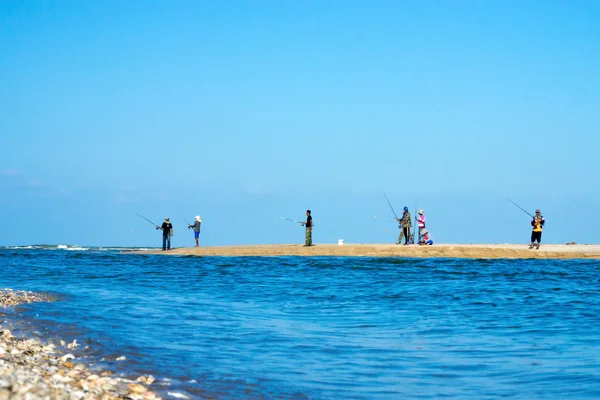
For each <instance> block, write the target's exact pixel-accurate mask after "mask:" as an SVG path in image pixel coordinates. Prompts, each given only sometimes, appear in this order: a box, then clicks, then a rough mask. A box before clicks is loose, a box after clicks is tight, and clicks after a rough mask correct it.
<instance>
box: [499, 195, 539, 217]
mask: <svg viewBox="0 0 600 400" xmlns="http://www.w3.org/2000/svg"><path fill="white" fill-rule="evenodd" d="M506 200H508V201H510V202H511V203H513V204H514V205H515V206H517V207H518V208H519V209H520V210H521V211H523V212H524V213H525V214H527V215H529V216H530V217H531V218H535V217H534V216H533V215H531V214H529V213H528V212H527V211H525V209H524V208H523V207H521V206H520V205H518V204H517V203H515V202H514V201H512V200H511V199H508V198H507V199H506Z"/></svg>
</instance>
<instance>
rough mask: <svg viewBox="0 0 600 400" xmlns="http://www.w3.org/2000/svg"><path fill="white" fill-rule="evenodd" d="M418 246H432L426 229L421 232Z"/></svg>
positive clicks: (431, 240)
mask: <svg viewBox="0 0 600 400" xmlns="http://www.w3.org/2000/svg"><path fill="white" fill-rule="evenodd" d="M419 244H420V245H428V246H431V245H432V244H433V239H432V238H431V235H430V234H429V231H428V230H427V229H423V230H422V231H421V239H419Z"/></svg>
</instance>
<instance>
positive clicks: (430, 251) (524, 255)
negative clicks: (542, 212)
mask: <svg viewBox="0 0 600 400" xmlns="http://www.w3.org/2000/svg"><path fill="white" fill-rule="evenodd" d="M124 254H161V255H180V256H198V257H206V256H229V257H243V256H250V257H286V256H298V257H315V256H325V257H402V258H480V259H501V258H507V259H538V258H541V259H594V260H598V259H600V245H598V244H589V245H588V244H586V245H559V244H547V245H542V246H541V248H540V249H539V250H536V249H529V248H528V245H520V244H491V245H486V244H468V245H467V244H436V245H433V246H418V245H408V246H404V245H396V244H344V245H343V246H338V245H335V244H317V245H315V246H311V247H303V246H302V245H300V244H273V245H239V246H206V247H204V246H201V247H182V248H175V249H171V250H167V251H162V250H139V251H126V252H124Z"/></svg>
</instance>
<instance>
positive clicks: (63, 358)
mask: <svg viewBox="0 0 600 400" xmlns="http://www.w3.org/2000/svg"><path fill="white" fill-rule="evenodd" d="M74 358H75V356H74V355H73V354H65V355H64V356H62V357H61V358H60V359H61V360H62V361H63V362H67V361H69V360H72V359H74Z"/></svg>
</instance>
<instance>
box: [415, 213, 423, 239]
mask: <svg viewBox="0 0 600 400" xmlns="http://www.w3.org/2000/svg"><path fill="white" fill-rule="evenodd" d="M415 219H416V220H417V226H418V228H419V242H420V241H421V238H422V237H423V231H424V230H425V211H423V210H422V209H421V210H419V215H417V216H416V217H415Z"/></svg>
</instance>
